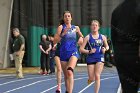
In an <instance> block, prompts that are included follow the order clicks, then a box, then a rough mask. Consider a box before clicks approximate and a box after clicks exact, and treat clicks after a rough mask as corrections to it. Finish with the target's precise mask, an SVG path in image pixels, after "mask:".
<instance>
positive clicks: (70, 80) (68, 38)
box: [55, 11, 83, 93]
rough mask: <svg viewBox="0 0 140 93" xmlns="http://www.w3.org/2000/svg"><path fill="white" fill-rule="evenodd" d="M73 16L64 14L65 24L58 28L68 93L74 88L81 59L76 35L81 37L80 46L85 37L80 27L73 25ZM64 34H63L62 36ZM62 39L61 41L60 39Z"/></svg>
mask: <svg viewBox="0 0 140 93" xmlns="http://www.w3.org/2000/svg"><path fill="white" fill-rule="evenodd" d="M71 21H72V14H71V13H70V12H69V11H65V12H64V13H63V23H62V24H61V25H60V26H58V28H57V32H56V34H57V38H55V40H56V41H55V42H56V43H58V42H59V40H61V41H60V49H59V50H60V60H61V66H62V70H63V73H64V79H65V87H66V93H72V91H73V86H74V72H73V71H74V68H75V66H76V63H77V60H78V58H79V53H78V49H77V41H76V34H78V35H79V40H78V44H80V43H83V35H82V33H81V32H80V28H79V27H78V26H75V25H72V24H71ZM61 33H62V34H61ZM60 38H61V39H60Z"/></svg>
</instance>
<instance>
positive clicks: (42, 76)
mask: <svg viewBox="0 0 140 93" xmlns="http://www.w3.org/2000/svg"><path fill="white" fill-rule="evenodd" d="M52 76H55V75H52ZM45 77H49V76H39V77H32V78H25V79H18V80H13V81H9V82H5V83H2V84H0V86H2V85H6V84H10V83H14V82H19V81H24V80H30V79H36V78H45Z"/></svg>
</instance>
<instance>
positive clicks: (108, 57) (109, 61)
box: [105, 36, 113, 67]
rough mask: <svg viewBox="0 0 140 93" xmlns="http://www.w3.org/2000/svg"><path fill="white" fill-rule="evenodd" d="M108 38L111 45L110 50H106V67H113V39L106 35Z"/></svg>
mask: <svg viewBox="0 0 140 93" xmlns="http://www.w3.org/2000/svg"><path fill="white" fill-rule="evenodd" d="M106 38H107V43H108V46H109V50H108V51H106V52H105V66H106V67H112V66H113V65H112V63H113V57H112V54H113V51H112V42H111V39H110V38H109V37H108V36H106Z"/></svg>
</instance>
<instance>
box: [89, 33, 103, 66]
mask: <svg viewBox="0 0 140 93" xmlns="http://www.w3.org/2000/svg"><path fill="white" fill-rule="evenodd" d="M87 45H88V50H91V47H92V49H93V48H95V49H96V52H95V53H92V54H88V56H87V58H86V62H87V64H88V65H89V64H96V63H97V62H104V54H103V53H102V47H103V38H102V35H101V34H99V37H98V39H94V38H93V37H92V34H89V42H88V44H87Z"/></svg>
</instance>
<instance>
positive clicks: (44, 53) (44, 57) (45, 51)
mask: <svg viewBox="0 0 140 93" xmlns="http://www.w3.org/2000/svg"><path fill="white" fill-rule="evenodd" d="M39 48H40V50H41V56H40V64H41V70H42V72H41V74H42V75H47V74H48V71H49V60H50V58H49V54H50V50H51V48H52V46H51V43H50V42H49V41H47V36H46V35H42V36H41V42H40V43H39ZM45 71H46V72H45Z"/></svg>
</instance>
